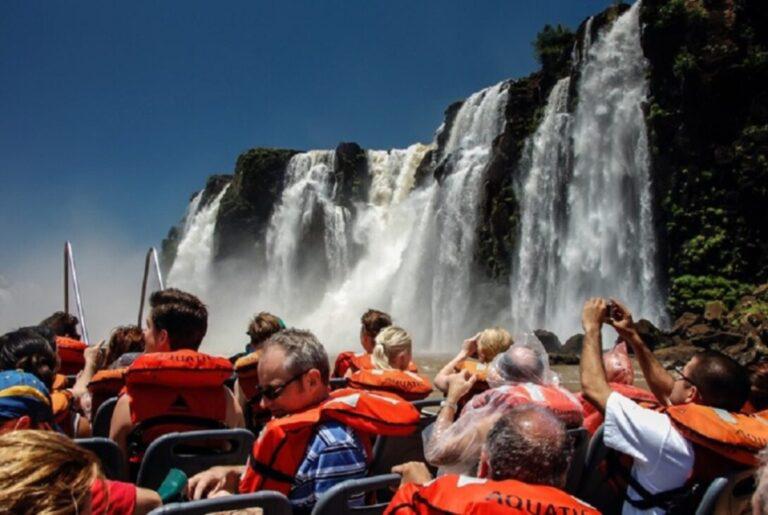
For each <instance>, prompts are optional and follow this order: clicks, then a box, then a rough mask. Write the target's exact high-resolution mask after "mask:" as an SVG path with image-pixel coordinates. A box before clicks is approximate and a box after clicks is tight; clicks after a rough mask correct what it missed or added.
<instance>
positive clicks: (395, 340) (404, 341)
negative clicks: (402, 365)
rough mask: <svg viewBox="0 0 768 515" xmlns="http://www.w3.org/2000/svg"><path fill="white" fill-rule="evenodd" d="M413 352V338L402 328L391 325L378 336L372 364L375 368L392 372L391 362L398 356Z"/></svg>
mask: <svg viewBox="0 0 768 515" xmlns="http://www.w3.org/2000/svg"><path fill="white" fill-rule="evenodd" d="M410 350H411V337H410V335H409V334H408V333H407V332H406V330H405V329H403V328H402V327H397V326H395V325H391V326H389V327H385V328H384V329H382V330H381V332H379V334H378V335H377V336H376V346H375V347H374V348H373V354H372V355H371V363H373V366H374V367H375V368H379V369H382V370H392V369H393V368H394V367H392V365H391V364H390V361H391V360H392V359H393V358H395V357H396V356H397V355H398V354H400V353H401V352H404V351H410Z"/></svg>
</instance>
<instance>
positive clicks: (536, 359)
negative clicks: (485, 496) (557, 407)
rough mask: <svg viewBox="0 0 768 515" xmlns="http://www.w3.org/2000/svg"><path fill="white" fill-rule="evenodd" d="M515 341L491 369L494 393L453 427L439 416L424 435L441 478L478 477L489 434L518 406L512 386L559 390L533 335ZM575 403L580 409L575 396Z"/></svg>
mask: <svg viewBox="0 0 768 515" xmlns="http://www.w3.org/2000/svg"><path fill="white" fill-rule="evenodd" d="M514 341H515V343H514V344H513V345H512V346H511V347H510V348H509V349H508V350H507V351H505V352H503V353H501V354H499V355H497V356H496V357H495V358H494V359H493V361H492V362H491V364H490V365H489V367H488V372H487V381H488V385H489V386H490V387H491V389H490V390H487V391H485V392H483V393H480V394H478V395H476V396H475V397H473V398H472V400H471V401H470V402H468V403H467V405H466V406H465V407H464V409H463V410H462V412H461V415H460V416H459V417H458V418H457V419H456V420H454V421H453V422H452V423H451V422H450V421H449V420H446V419H444V418H442V417H440V416H438V419H437V421H436V422H435V423H434V424H433V425H432V426H430V427H428V428H427V429H426V430H425V431H424V433H423V435H422V437H423V439H424V455H425V457H426V459H427V461H428V462H429V463H430V464H432V465H434V466H438V467H439V468H440V473H441V474H443V473H458V474H469V475H475V473H476V472H477V465H478V462H479V459H480V451H481V449H482V447H483V444H484V443H485V440H486V436H487V434H488V431H490V429H491V427H493V424H494V423H495V422H496V420H498V419H499V417H501V416H502V415H503V414H504V413H506V412H507V411H508V410H510V409H512V407H513V406H514V404H515V403H514V399H513V398H512V396H514V390H512V391H510V389H509V386H512V385H520V384H522V385H525V384H529V385H538V386H558V384H559V378H558V377H557V374H555V373H554V372H553V371H552V370H551V368H550V366H549V356H548V355H547V352H546V350H545V349H544V346H543V345H542V344H541V341H539V339H538V338H537V337H536V336H535V335H533V334H525V335H521V336H517V337H515V339H514ZM522 400H523V399H522V397H521V401H522ZM525 400H526V401H527V400H528V399H527V398H526V399H525ZM573 401H574V403H575V404H576V405H578V400H577V399H576V397H575V396H574V398H573Z"/></svg>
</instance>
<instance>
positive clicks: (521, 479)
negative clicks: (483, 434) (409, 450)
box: [384, 404, 599, 515]
mask: <svg viewBox="0 0 768 515" xmlns="http://www.w3.org/2000/svg"><path fill="white" fill-rule="evenodd" d="M572 453H573V447H572V444H571V441H570V439H569V437H568V434H567V432H566V428H565V425H564V424H563V423H562V421H561V420H559V419H558V418H557V417H556V416H554V415H553V414H552V413H551V412H550V411H549V410H547V409H546V408H544V407H541V406H536V405H533V404H527V405H521V406H517V407H515V408H513V409H511V410H510V411H508V412H507V413H506V414H504V415H503V416H501V417H500V418H498V419H497V420H496V422H495V423H494V424H493V426H492V428H491V429H490V431H489V432H488V438H487V442H486V445H485V446H484V449H483V452H482V455H481V457H480V466H479V469H478V474H477V477H473V476H465V475H456V474H448V475H442V476H440V477H438V478H437V479H435V480H434V481H432V477H431V476H430V474H429V471H428V470H427V468H426V466H424V464H423V463H415V462H411V463H407V464H404V465H400V466H397V467H395V468H394V469H393V472H396V473H399V474H401V475H402V481H401V483H400V488H399V490H398V491H397V493H396V494H395V496H394V497H393V498H392V500H391V502H390V503H389V505H388V506H387V508H386V510H385V512H384V513H385V514H386V515H411V514H417V513H419V514H436V515H437V514H457V515H458V514H463V513H478V514H479V513H510V514H521V515H522V514H530V513H578V514H584V515H592V514H597V513H599V512H598V511H597V510H595V509H594V508H592V507H591V506H589V505H588V504H586V503H584V502H582V501H580V500H578V499H576V498H575V497H573V496H571V495H569V494H567V493H566V492H564V491H563V488H564V486H565V480H566V474H567V471H568V465H569V462H570V460H571V455H572Z"/></svg>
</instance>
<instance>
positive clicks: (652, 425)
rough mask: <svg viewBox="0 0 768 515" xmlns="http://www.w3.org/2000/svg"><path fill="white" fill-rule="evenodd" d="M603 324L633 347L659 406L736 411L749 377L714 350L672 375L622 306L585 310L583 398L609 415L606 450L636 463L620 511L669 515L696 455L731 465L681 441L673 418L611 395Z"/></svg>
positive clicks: (590, 305) (596, 302) (592, 303)
mask: <svg viewBox="0 0 768 515" xmlns="http://www.w3.org/2000/svg"><path fill="white" fill-rule="evenodd" d="M603 323H608V324H610V325H611V326H613V328H614V329H616V331H617V332H618V333H619V336H620V337H621V338H623V339H624V340H625V341H626V342H627V343H629V344H630V345H631V347H632V349H633V350H634V353H635V356H636V358H637V360H638V362H639V364H640V367H641V369H642V371H643V375H644V376H645V380H646V382H647V383H648V386H649V387H650V389H651V391H652V392H653V394H654V395H655V396H656V398H657V399H658V401H659V402H660V403H661V405H662V406H667V407H670V406H676V405H683V404H690V403H693V404H697V405H703V406H709V407H713V408H719V409H721V410H724V411H727V412H738V411H739V410H740V409H741V407H742V406H743V405H744V403H745V402H746V400H747V396H748V395H749V389H750V385H749V376H748V374H747V371H746V369H745V368H744V367H742V366H741V365H739V364H738V363H736V362H735V361H734V360H733V359H731V358H729V357H728V356H726V355H724V354H722V353H720V352H717V351H713V350H707V351H703V352H699V353H698V354H696V355H694V356H693V357H692V358H691V359H690V360H689V361H688V363H686V364H685V366H684V367H682V368H680V369H677V370H675V372H674V374H671V373H669V372H668V371H667V370H665V369H664V367H663V366H662V365H661V363H660V362H659V361H658V360H657V359H656V357H655V356H654V355H653V352H651V350H650V349H649V348H648V347H647V346H646V345H645V344H644V343H643V340H642V339H641V338H640V335H639V333H638V332H637V330H636V328H635V325H634V322H633V321H632V315H631V313H630V312H629V310H628V309H627V308H626V307H625V306H623V305H622V304H620V303H619V302H617V301H615V300H611V301H610V302H607V301H605V300H604V299H600V298H595V299H590V300H588V301H587V302H586V304H585V305H584V310H583V312H582V324H583V327H584V332H585V336H584V345H583V348H582V355H581V387H582V393H583V395H584V397H585V398H586V399H587V400H588V401H589V402H590V403H591V404H592V405H593V406H595V408H596V409H598V410H599V411H600V412H601V413H604V414H605V423H604V426H603V428H604V432H603V440H604V442H605V445H606V446H607V447H609V448H611V449H614V450H616V451H619V452H620V453H623V454H626V455H628V456H630V457H631V458H633V460H634V461H633V465H632V469H631V471H630V473H629V475H628V477H627V478H626V479H627V481H628V483H629V486H628V488H627V492H626V496H625V500H624V503H623V507H622V513H623V514H624V515H627V514H635V513H653V514H662V513H666V512H667V511H668V510H669V509H671V507H672V506H673V503H675V502H680V499H681V496H684V495H685V494H686V493H687V492H688V490H690V488H689V483H688V482H689V480H690V479H691V476H692V473H693V464H694V457H695V456H699V457H702V456H708V455H709V454H712V455H713V456H714V459H713V461H712V463H711V465H713V468H714V469H717V468H720V467H722V468H723V469H725V468H727V467H730V466H731V462H730V460H728V459H726V458H724V457H723V458H721V457H720V456H716V455H714V453H712V451H709V450H708V449H703V448H701V447H699V446H698V445H694V444H693V443H692V442H691V441H690V440H688V439H687V438H685V437H684V436H683V434H682V433H681V431H680V430H679V428H678V427H676V425H675V423H673V420H672V419H671V417H670V415H669V414H668V413H665V412H659V411H654V410H651V409H647V408H643V407H641V406H640V405H638V404H637V403H635V402H634V401H632V400H630V399H628V398H626V397H624V396H622V395H621V394H619V393H617V392H612V391H611V389H610V387H609V385H608V381H607V380H606V377H605V370H604V369H603V362H602V357H601V355H602V349H601V347H602V344H601V333H600V332H601V327H602V325H603ZM697 470H698V467H697ZM707 472H711V471H707ZM718 472H719V471H718ZM694 479H697V480H700V478H698V477H696V478H694ZM665 497H666V499H665Z"/></svg>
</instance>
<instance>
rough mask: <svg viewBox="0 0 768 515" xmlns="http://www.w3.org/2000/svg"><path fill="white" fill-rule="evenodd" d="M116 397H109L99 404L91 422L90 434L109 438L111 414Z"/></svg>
mask: <svg viewBox="0 0 768 515" xmlns="http://www.w3.org/2000/svg"><path fill="white" fill-rule="evenodd" d="M116 404H117V397H111V398H109V399H107V400H105V401H104V402H102V403H101V406H99V409H97V410H96V415H94V417H93V420H92V421H91V434H93V436H100V437H103V438H109V426H110V424H111V423H112V413H114V411H115V405H116Z"/></svg>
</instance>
